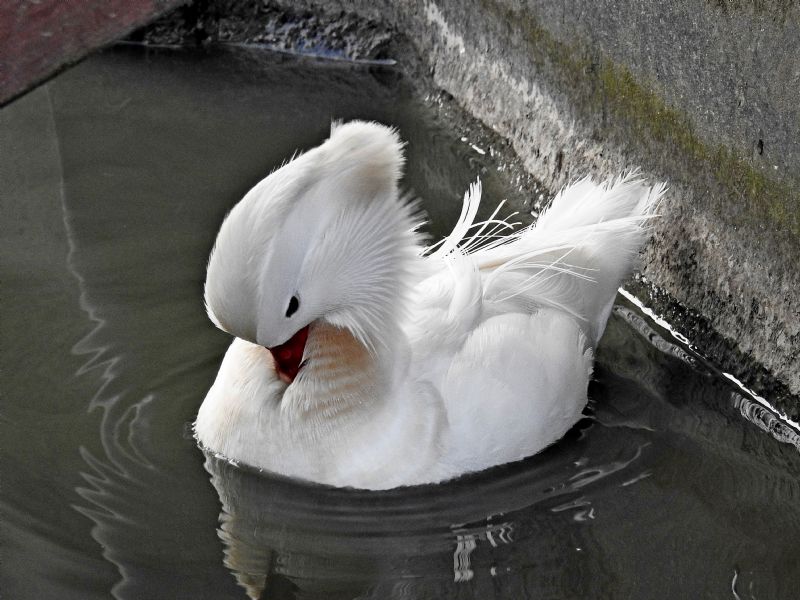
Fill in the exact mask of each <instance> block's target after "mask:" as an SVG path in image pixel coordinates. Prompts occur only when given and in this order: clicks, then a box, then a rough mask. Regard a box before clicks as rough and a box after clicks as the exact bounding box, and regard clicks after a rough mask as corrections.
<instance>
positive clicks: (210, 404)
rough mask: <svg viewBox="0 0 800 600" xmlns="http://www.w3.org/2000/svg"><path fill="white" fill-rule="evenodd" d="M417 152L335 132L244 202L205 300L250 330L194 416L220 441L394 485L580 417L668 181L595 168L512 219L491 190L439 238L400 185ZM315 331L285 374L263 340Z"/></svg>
mask: <svg viewBox="0 0 800 600" xmlns="http://www.w3.org/2000/svg"><path fill="white" fill-rule="evenodd" d="M402 163H403V157H402V144H401V143H400V141H399V138H398V136H397V133H396V132H395V131H393V130H391V129H389V128H386V127H383V126H380V125H377V124H374V123H363V122H353V123H348V124H344V125H339V124H336V125H334V127H333V128H332V132H331V137H330V139H329V140H328V141H327V142H325V143H324V144H322V145H321V146H319V147H318V148H315V149H313V150H311V151H309V152H307V153H306V154H303V155H300V156H298V157H297V158H295V159H293V160H292V161H290V162H289V163H287V164H285V165H284V166H282V167H281V168H280V169H278V170H277V171H275V172H274V173H272V174H271V175H270V176H268V177H267V178H266V179H264V181H262V182H261V183H259V184H258V185H257V186H256V187H255V188H253V190H252V191H251V192H249V193H248V194H247V195H246V196H245V198H244V199H243V200H242V202H240V203H239V205H237V206H236V207H235V208H234V209H233V210H232V211H231V214H230V215H229V216H228V218H227V219H226V221H225V223H224V224H223V226H222V228H221V230H220V234H219V236H218V239H217V243H216V245H215V248H214V251H213V252H212V256H211V259H210V261H209V270H208V279H207V282H206V303H207V307H208V312H209V315H210V316H211V318H212V320H213V321H214V322H215V323H217V324H218V325H219V326H220V327H222V328H223V329H226V330H227V331H229V332H231V333H232V334H234V335H235V336H237V338H239V339H236V340H234V343H233V344H232V345H231V348H230V350H229V351H228V353H227V354H226V356H225V359H224V360H223V363H222V366H221V367H220V372H219V375H218V377H217V380H216V382H215V383H214V385H213V387H212V388H211V390H209V393H208V395H207V397H206V399H205V401H204V402H203V405H202V407H201V409H200V412H199V414H198V418H197V422H196V432H197V436H198V439H199V440H200V441H201V442H202V443H203V444H204V445H205V446H207V447H209V448H210V449H212V450H215V451H217V452H220V453H222V454H224V455H226V456H228V457H230V458H233V459H236V460H239V461H242V462H245V463H249V464H252V465H255V466H258V467H262V468H265V469H269V470H272V471H275V472H279V473H283V474H286V475H291V476H296V477H300V478H304V479H309V480H314V481H319V482H322V483H328V484H332V485H349V486H355V487H363V488H387V487H394V486H397V485H407V484H415V483H426V482H435V481H441V480H443V479H447V478H450V477H454V476H457V475H460V474H462V473H466V472H469V471H475V470H478V469H483V468H486V467H488V466H491V465H495V464H499V463H503V462H508V461H511V460H517V459H519V458H522V457H524V456H528V455H530V454H533V453H535V452H538V451H539V450H541V449H542V448H544V447H545V446H547V445H548V444H551V443H553V442H554V441H555V440H557V439H559V438H560V437H561V436H562V435H563V434H564V432H565V431H566V430H567V429H569V427H571V426H572V425H573V424H574V423H575V421H576V420H577V419H578V418H580V414H581V410H582V408H583V406H584V405H585V403H586V386H587V384H588V381H589V376H590V372H591V364H592V355H593V348H594V347H595V346H596V344H597V341H598V340H599V338H600V336H601V335H602V332H603V329H604V328H605V323H606V320H607V318H608V314H609V311H610V308H611V305H612V303H613V300H614V297H615V294H616V290H617V288H618V287H619V285H620V283H621V282H622V280H623V279H624V278H625V277H627V276H628V274H629V273H630V271H631V269H632V268H633V265H634V262H635V259H636V255H637V252H638V249H639V247H640V246H641V245H642V243H643V242H644V240H645V237H646V233H647V222H648V220H649V219H650V218H651V217H652V216H653V214H654V210H655V206H656V203H657V200H658V198H659V197H660V196H661V194H662V193H663V190H664V188H663V186H656V187H653V188H651V187H648V186H647V185H645V184H644V183H643V182H642V181H640V180H638V179H636V178H635V176H634V175H629V176H625V177H621V178H618V179H617V180H615V181H609V182H605V183H602V184H599V185H598V184H594V183H593V182H591V181H590V180H588V179H584V180H581V181H579V182H577V183H576V184H574V185H572V186H570V187H568V188H567V189H565V190H564V191H562V192H561V193H560V194H559V195H558V196H557V197H556V198H555V199H554V201H553V203H552V206H551V207H550V208H549V209H548V210H547V211H546V212H545V213H544V214H543V215H542V216H541V217H540V219H539V221H538V223H537V224H536V225H534V226H531V227H525V228H523V229H521V230H518V231H513V227H514V225H515V224H513V223H510V222H508V220H507V219H506V220H504V219H500V218H498V214H499V211H500V207H498V208H497V210H495V212H494V213H493V214H492V215H491V217H490V218H489V219H487V220H486V221H483V222H478V223H476V222H475V218H476V215H477V211H478V207H479V203H480V196H481V186H480V182H476V183H475V184H474V185H472V186H470V189H469V190H468V192H467V193H466V194H465V196H464V201H463V205H462V210H461V215H460V217H459V219H458V221H457V223H456V225H455V227H454V228H453V231H452V233H451V234H450V235H449V236H447V237H446V238H444V239H443V240H441V241H440V242H438V243H436V244H434V245H432V246H430V247H427V248H425V247H423V246H422V244H421V242H420V239H419V236H418V235H417V233H416V230H417V226H418V223H419V218H418V216H417V214H416V208H415V207H414V206H413V205H412V204H410V203H408V202H407V201H406V200H404V199H403V198H401V196H400V195H399V194H398V191H397V181H398V178H399V176H400V170H401V167H402ZM512 216H513V215H512ZM509 218H511V217H509ZM292 297H295V298H299V299H300V300H299V308H297V311H296V313H295V314H293V315H291V316H289V315H288V312H287V311H286V303H287V301H288V300H289V298H292ZM305 325H309V333H308V341H307V343H306V346H305V353H304V355H303V360H304V362H303V366H302V368H301V369H300V371H299V373H298V375H297V376H296V378H295V379H294V380H293V381H292V382H291V383H290V384H288V385H287V384H286V383H284V381H282V380H280V378H279V377H278V374H277V371H276V368H277V367H276V366H275V363H274V362H273V360H272V355H271V354H270V351H269V350H267V349H266V348H264V346H267V347H272V346H275V345H278V344H282V343H283V342H284V341H286V340H287V339H289V338H292V337H293V334H294V333H295V332H297V331H298V330H300V329H301V328H302V327H304V326H305Z"/></svg>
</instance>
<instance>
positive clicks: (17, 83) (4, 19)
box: [0, 0, 187, 104]
mask: <svg viewBox="0 0 800 600" xmlns="http://www.w3.org/2000/svg"><path fill="white" fill-rule="evenodd" d="M186 3H187V0H0V104H4V103H6V102H8V101H9V100H10V99H12V98H13V97H15V96H17V95H19V94H21V93H23V92H24V91H26V90H27V89H29V88H31V87H32V86H33V85H35V84H37V83H39V82H41V81H42V80H44V79H45V78H47V77H48V76H49V75H52V74H53V73H55V72H56V71H57V70H58V69H59V68H61V67H63V66H65V65H68V64H70V63H73V62H75V61H77V60H78V59H80V58H82V57H83V56H84V55H85V54H87V53H88V52H90V51H92V50H94V49H95V48H98V47H100V46H103V45H105V44H108V43H110V42H113V41H114V40H116V39H119V38H120V37H122V36H124V35H125V34H127V33H129V32H130V31H132V30H133V29H135V28H136V27H139V26H141V25H144V24H145V23H148V22H149V21H151V20H153V19H155V18H156V17H158V16H159V15H161V14H162V13H164V12H165V11H166V10H168V9H170V8H173V7H175V6H177V5H179V4H186Z"/></svg>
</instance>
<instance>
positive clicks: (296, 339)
mask: <svg viewBox="0 0 800 600" xmlns="http://www.w3.org/2000/svg"><path fill="white" fill-rule="evenodd" d="M308 327H309V326H308V325H306V326H305V327H303V328H302V329H301V330H300V331H298V332H297V333H295V334H294V335H293V336H292V337H290V338H289V339H288V340H287V341H285V342H284V343H283V344H281V345H280V346H275V347H274V348H267V350H269V352H270V354H272V359H273V360H274V361H275V371H276V372H277V374H278V378H279V379H280V380H281V381H283V382H284V383H286V384H287V385H288V384H290V383H292V382H293V381H294V379H295V377H297V373H298V371H300V367H301V364H302V361H303V352H304V351H305V349H306V340H307V339H308Z"/></svg>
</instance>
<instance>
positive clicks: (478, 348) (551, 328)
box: [442, 309, 592, 471]
mask: <svg viewBox="0 0 800 600" xmlns="http://www.w3.org/2000/svg"><path fill="white" fill-rule="evenodd" d="M591 368H592V350H591V347H590V345H589V343H588V340H587V338H586V336H585V335H584V333H583V331H582V330H581V328H580V327H579V326H578V325H577V323H576V322H575V320H574V319H573V318H572V317H570V316H569V315H567V314H565V313H563V312H562V311H558V310H553V309H542V310H540V311H538V312H536V313H535V314H533V315H527V314H522V313H513V314H504V315H498V316H494V317H490V318H488V319H486V320H485V321H483V322H482V323H481V324H480V325H479V326H478V327H477V328H475V330H474V331H473V332H472V333H471V334H470V335H469V336H468V338H467V339H466V340H465V342H464V344H463V347H462V349H461V350H460V351H459V352H458V353H457V354H456V355H455V356H454V357H453V359H452V361H451V364H450V366H449V369H448V370H447V372H446V376H445V378H444V382H443V385H442V393H443V395H444V400H445V406H446V409H447V418H448V421H449V426H450V434H451V436H452V439H451V442H450V446H451V452H450V453H449V460H450V461H452V464H453V466H454V468H455V467H457V468H462V469H463V470H470V471H472V470H477V469H482V468H486V467H488V466H490V465H493V464H500V463H504V462H509V461H512V460H517V459H520V458H523V457H525V456H530V455H532V454H535V453H536V452H538V451H540V450H541V449H543V448H544V447H546V446H548V445H549V444H551V443H553V442H554V441H556V440H558V439H559V438H561V437H562V436H563V435H564V433H566V431H567V430H568V429H569V428H570V427H572V425H574V424H575V422H576V421H577V420H578V419H579V418H580V416H581V411H582V409H583V407H584V405H585V404H586V387H587V385H588V382H589V377H590V375H591Z"/></svg>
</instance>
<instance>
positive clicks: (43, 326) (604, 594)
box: [0, 49, 800, 600]
mask: <svg viewBox="0 0 800 600" xmlns="http://www.w3.org/2000/svg"><path fill="white" fill-rule="evenodd" d="M353 117H360V118H370V119H377V120H380V121H383V122H386V123H391V124H395V125H397V126H398V127H399V129H400V131H401V134H402V136H403V138H404V139H406V140H408V155H409V164H408V175H407V177H406V179H405V181H404V185H405V187H406V188H407V189H410V190H413V191H414V192H415V193H416V194H418V195H419V196H420V197H421V198H423V199H424V200H425V207H426V209H427V210H428V212H429V214H430V215H431V217H432V219H433V222H434V224H433V226H432V227H431V229H432V231H433V234H434V235H436V234H437V233H438V232H441V231H444V230H446V229H447V226H448V225H449V224H451V223H452V222H453V221H454V219H455V217H456V216H457V212H458V200H459V199H460V197H461V195H462V194H463V192H464V190H465V189H466V187H467V185H468V184H469V183H470V182H471V181H473V180H474V178H475V177H476V176H477V175H481V177H482V179H483V181H484V184H485V195H484V197H485V198H486V199H487V200H488V204H489V205H492V204H494V203H495V202H496V201H498V200H500V199H501V198H505V197H509V198H510V199H511V200H512V203H513V202H518V201H519V198H518V197H517V196H518V195H519V192H518V191H515V190H514V189H513V188H511V187H508V186H507V185H506V184H504V183H503V182H504V181H505V179H504V178H503V177H501V176H500V175H499V174H498V173H497V170H496V169H495V167H494V166H493V164H492V162H491V159H490V156H489V154H486V155H481V154H479V153H477V152H476V151H475V150H473V149H472V148H471V147H470V145H469V144H467V143H464V142H463V141H461V139H460V134H458V133H456V132H455V131H454V129H453V127H452V126H451V125H449V124H448V123H446V122H442V121H441V120H440V119H439V117H438V116H437V113H436V112H435V111H434V110H432V109H430V108H429V107H427V106H426V105H425V103H423V102H421V101H420V100H419V99H415V98H414V97H413V96H411V95H410V94H409V91H408V89H407V87H406V85H405V84H404V82H403V79H402V77H401V75H400V74H399V73H397V72H396V71H394V70H393V69H392V68H390V67H378V66H365V65H360V66H359V65H351V64H344V63H341V62H331V61H328V62H318V61H313V60H308V59H303V60H299V59H297V58H293V57H287V56H280V55H269V54H266V55H265V54H263V53H258V52H245V51H214V52H208V53H204V54H201V53H194V52H186V51H182V52H172V51H158V52H153V51H150V52H145V51H142V50H140V49H123V50H119V49H118V50H115V51H111V52H107V53H106V54H104V55H100V56H96V57H94V58H92V59H90V60H88V61H86V62H84V63H82V64H80V65H79V66H77V67H75V68H73V69H71V70H69V71H67V72H65V73H64V74H62V75H60V76H59V77H57V78H56V79H54V80H52V81H51V82H49V83H48V84H47V85H45V86H43V87H41V88H39V89H38V90H36V91H34V92H32V93H31V94H29V95H27V96H25V97H23V98H22V99H20V100H18V101H17V102H15V103H14V104H12V105H11V106H9V107H7V108H5V109H3V111H2V113H0V132H1V134H2V138H1V139H0V142H1V143H0V149H1V150H2V155H1V156H0V158H1V160H0V168H1V169H2V170H1V171H0V178H1V179H0V180H1V181H2V188H1V191H2V211H3V212H2V214H3V217H2V235H1V236H0V240H1V243H2V257H3V259H2V271H1V272H0V275H1V276H2V321H1V322H0V324H1V326H0V330H1V333H2V338H1V340H0V341H1V343H2V359H0V360H1V361H2V362H1V363H0V364H1V366H2V377H3V386H2V391H3V400H2V407H1V408H0V411H1V412H0V427H2V442H1V443H0V446H1V451H2V500H0V508H2V515H3V516H2V523H1V524H0V525H1V526H2V560H1V561H0V569H1V571H0V573H2V587H1V588H0V589H2V596H3V598H9V599H27V598H37V599H49V598H59V599H62V598H76V599H82V600H83V599H89V598H108V597H114V598H120V599H150V598H153V599H161V598H164V599H172V598H192V599H198V598H214V599H217V598H220V599H221V598H247V594H248V593H249V594H250V595H251V596H252V597H254V598H255V597H262V598H269V599H283V598H376V599H383V598H404V599H410V598H481V599H483V598H509V599H517V598H531V599H533V598H537V599H538V598H551V599H556V598H636V599H639V598H670V599H674V598H733V599H743V600H744V599H753V598H756V599H764V600H766V599H789V598H796V597H798V590H800V562H799V560H800V559H799V558H798V551H800V453H799V452H798V448H800V441H799V440H798V437H797V434H796V432H794V431H792V430H791V429H788V428H786V427H785V426H784V425H783V424H782V423H781V422H780V421H777V420H775V419H774V418H773V416H772V415H771V414H770V413H769V412H768V411H766V410H764V409H763V408H762V407H761V406H760V405H758V404H757V403H754V402H753V401H752V399H751V398H749V397H748V396H747V395H746V394H745V393H744V392H742V391H741V390H739V389H738V388H737V387H735V386H734V385H733V384H732V383H731V382H730V381H728V380H726V379H725V378H723V377H721V376H720V375H719V374H718V373H716V372H715V370H714V369H713V367H709V366H708V365H706V364H705V363H704V362H703V361H702V360H701V359H699V358H698V357H696V356H694V355H693V354H692V352H691V351H690V350H689V349H688V348H686V347H683V346H682V345H681V344H680V343H678V342H677V341H676V340H675V339H674V338H673V337H672V336H670V335H669V333H668V332H666V331H665V330H663V329H661V328H660V327H658V326H657V325H656V324H655V323H653V322H652V321H651V320H650V319H649V318H648V317H646V316H645V315H643V314H642V313H641V312H640V311H639V310H638V309H637V308H636V307H635V306H633V305H631V304H630V303H629V302H627V301H626V300H624V299H623V298H621V297H620V301H619V303H618V305H617V306H616V308H615V311H614V314H613V316H612V318H611V320H610V322H609V326H608V330H607V333H606V335H605V336H604V338H603V340H602V343H601V347H600V348H599V351H598V356H597V365H596V372H595V377H594V381H593V382H592V384H591V386H590V405H589V407H588V408H587V410H586V418H585V419H584V420H582V421H581V422H580V423H579V424H578V425H577V426H576V427H575V428H574V429H573V430H572V431H571V432H570V433H569V434H568V435H567V436H566V437H565V438H564V439H563V440H561V441H560V442H559V443H557V444H555V445H554V446H552V447H551V448H549V449H548V450H546V451H545V452H543V453H541V454H540V455H537V456H535V457H532V458H530V459H527V460H525V461H522V462H519V463H515V464H512V465H506V466H502V467H498V468H494V469H491V470H489V471H486V472H484V473H480V474H477V475H473V476H469V477H465V478H462V479H460V480H457V481H454V482H450V483H446V484H444V485H439V486H423V487H417V488H410V489H401V490H394V491H390V492H381V493H375V492H358V491H353V490H336V489H330V488H326V487H322V486H315V485H310V484H305V483H299V482H295V481H291V480H288V479H284V478H278V477H274V476H271V475H269V474H265V473H258V472H253V471H251V470H249V469H247V468H243V467H236V466H233V465H231V464H229V463H227V462H225V461H223V460H219V459H215V458H214V457H206V456H204V455H203V453H202V452H201V451H200V450H199V449H198V447H197V445H196V443H195V441H194V439H193V438H192V435H191V422H192V421H193V419H194V416H195V414H196V412H197V409H198V407H199V406H200V403H201V402H202V399H203V396H204V394H205V392H206V390H207V389H208V387H209V385H210V384H211V382H212V381H213V378H214V376H215V373H216V370H217V368H218V366H219V363H220V360H221V358H222V354H223V352H224V351H225V348H226V346H227V344H228V343H229V338H228V337H227V336H226V335H224V334H223V333H221V332H219V331H217V330H216V329H214V327H213V326H212V325H211V324H210V323H209V321H208V319H207V318H206V316H205V314H204V311H203V305H202V284H203V278H204V267H205V262H206V259H207V256H208V253H209V250H210V248H211V245H212V243H213V239H214V236H215V234H216V231H217V228H218V227H219V225H220V223H221V220H222V218H223V216H224V215H225V213H226V211H227V210H229V209H230V207H231V206H232V205H233V204H234V203H235V202H236V201H237V200H238V199H239V198H240V197H241V196H242V195H243V193H244V192H246V191H247V189H248V188H249V187H250V186H251V185H253V184H254V183H255V182H256V181H258V180H259V179H260V178H261V177H263V176H264V175H265V174H266V173H267V172H269V170H271V169H272V168H273V167H274V166H276V165H279V164H280V163H281V162H282V161H283V160H284V159H286V158H287V157H289V156H291V154H292V153H293V152H294V150H295V149H297V148H308V147H311V146H313V145H315V144H316V143H318V142H320V141H321V140H322V139H324V137H325V134H326V132H327V130H328V128H329V124H330V122H331V120H332V119H333V118H341V119H348V118H353ZM490 407H491V403H490V399H487V410H490V409H491V408H490ZM765 430H768V431H769V432H771V433H768V432H767V431H765Z"/></svg>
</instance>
